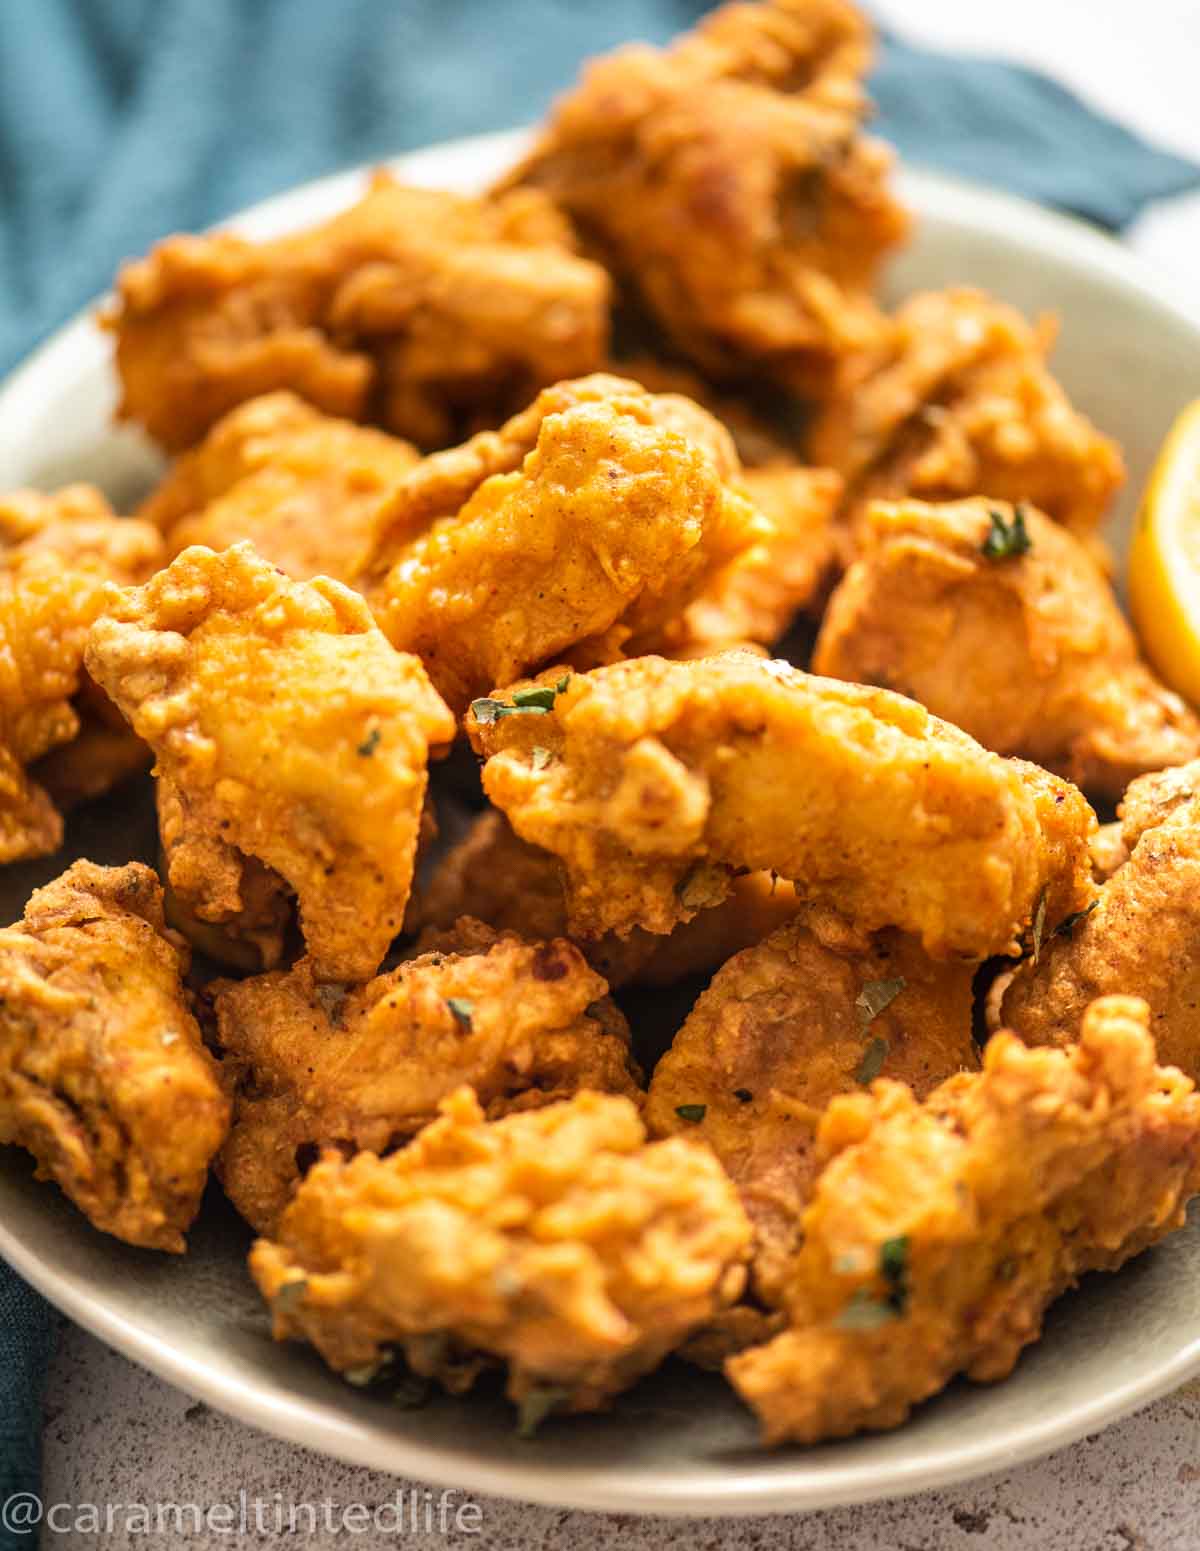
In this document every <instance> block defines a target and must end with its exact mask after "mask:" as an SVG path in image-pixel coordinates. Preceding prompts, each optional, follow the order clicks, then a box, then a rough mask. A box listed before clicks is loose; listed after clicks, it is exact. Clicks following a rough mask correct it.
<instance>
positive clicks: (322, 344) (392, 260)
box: [103, 172, 609, 452]
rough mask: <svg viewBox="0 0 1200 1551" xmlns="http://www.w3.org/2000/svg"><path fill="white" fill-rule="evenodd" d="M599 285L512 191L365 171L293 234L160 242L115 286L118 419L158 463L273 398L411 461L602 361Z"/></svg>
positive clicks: (605, 294) (544, 215)
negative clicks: (422, 182)
mask: <svg viewBox="0 0 1200 1551" xmlns="http://www.w3.org/2000/svg"><path fill="white" fill-rule="evenodd" d="M608 309H609V280H608V276H607V275H606V274H605V273H604V271H603V270H602V269H601V268H600V267H599V265H597V264H593V263H591V262H589V261H588V260H587V259H583V258H580V257H579V256H578V254H577V253H575V252H574V239H573V237H572V234H571V231H570V228H569V227H568V225H567V223H566V222H565V221H564V220H563V218H562V216H561V215H560V214H559V213H558V212H557V210H555V208H554V207H553V205H552V204H551V203H550V202H549V200H548V199H546V198H545V197H544V196H542V195H539V194H538V193H536V192H535V191H533V190H520V191H517V192H515V193H513V194H510V195H506V196H503V197H500V198H496V199H469V198H464V197H463V196H461V195H457V194H449V193H443V192H442V191H440V190H435V189H423V188H409V187H406V186H405V185H403V184H401V183H398V182H396V180H395V179H393V178H392V177H390V176H389V175H388V174H387V173H383V172H381V173H377V174H376V175H375V177H374V178H373V179H372V181H371V183H370V185H369V187H368V188H367V190H366V192H365V193H364V195H363V196H362V198H361V199H359V200H358V202H357V203H356V204H354V205H352V206H351V207H350V208H349V209H348V210H345V211H343V212H341V213H340V214H339V215H336V216H334V217H333V218H332V219H331V220H328V221H326V222H324V223H323V224H321V225H319V226H314V227H311V228H309V229H308V230H306V231H301V232H296V233H293V234H291V235H288V236H283V237H276V238H274V239H272V240H270V241H266V242H251V241H248V240H247V239H245V238H242V237H238V236H235V235H233V234H232V233H229V232H219V233H217V234H215V235H213V236H206V237H192V236H176V237H169V238H168V239H167V240H166V241H165V242H161V243H159V245H158V246H157V247H156V248H154V249H153V251H152V252H151V253H150V254H149V255H148V256H147V257H145V258H142V259H138V260H137V261H135V262H133V263H130V264H126V265H125V267H124V268H123V269H122V270H121V272H120V274H119V275H118V276H117V281H116V295H115V299H114V301H113V302H112V303H111V305H110V306H109V307H108V308H107V310H106V311H105V313H104V314H103V321H104V322H105V324H106V326H107V327H108V328H109V329H110V330H111V331H112V333H113V335H114V336H115V343H116V349H115V354H116V366H117V371H118V373H119V375H120V379H121V389H122V397H121V407H120V413H121V415H122V416H123V417H124V418H125V419H127V420H134V421H137V422H138V423H139V424H141V425H143V426H144V427H145V428H146V430H147V431H149V433H150V435H151V436H152V437H153V438H154V439H155V440H156V441H157V442H159V443H161V444H162V446H163V447H165V448H166V449H167V450H168V451H169V452H181V451H184V450H185V449H186V448H188V447H191V446H194V445H195V444H196V443H197V442H198V441H200V439H201V438H202V437H203V436H204V434H205V433H206V432H207V431H208V429H209V428H210V427H211V426H212V425H213V424H214V423H215V422H216V421H217V420H219V419H220V418H221V416H222V415H224V414H226V413H227V412H228V411H229V410H231V409H233V408H234V407H235V406H236V405H238V404H240V403H242V402H243V401H244V400H246V399H250V398H256V397H257V396H258V395H259V394H262V393H269V392H272V391H273V390H275V389H277V388H287V389H290V390H291V391H292V392H294V393H297V394H299V395H300V397H301V398H304V399H307V400H308V401H309V402H310V403H311V404H314V405H315V406H316V407H317V408H318V409H321V410H323V411H324V412H325V413H326V414H330V415H338V416H342V417H344V418H345V419H347V420H369V421H373V422H376V423H378V424H380V425H382V426H384V427H385V428H386V429H388V430H390V431H394V432H395V433H396V435H398V436H404V437H409V438H411V439H412V440H413V441H415V442H417V443H419V444H420V445H421V446H423V447H444V446H446V445H447V444H448V443H449V442H452V441H454V440H456V437H457V435H458V434H459V433H460V432H461V430H462V429H463V427H464V425H468V426H469V425H470V424H471V423H472V422H474V421H477V420H479V419H482V420H483V422H484V423H488V422H494V421H495V420H497V419H500V418H502V417H503V415H504V414H506V413H510V412H511V411H512V410H513V409H514V408H515V407H516V406H517V405H518V404H520V403H523V402H524V401H526V400H527V399H529V398H530V397H531V395H532V394H534V393H536V392H537V390H538V389H539V388H540V387H541V386H543V384H545V383H549V382H557V381H558V380H559V379H560V378H563V377H572V376H576V375H578V374H579V373H581V372H587V371H591V370H592V369H593V368H594V367H596V366H598V365H599V364H600V363H601V361H602V360H603V359H604V358H605V356H606V354H607V347H608Z"/></svg>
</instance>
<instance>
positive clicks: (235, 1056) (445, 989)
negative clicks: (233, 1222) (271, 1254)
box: [215, 921, 640, 1235]
mask: <svg viewBox="0 0 1200 1551" xmlns="http://www.w3.org/2000/svg"><path fill="white" fill-rule="evenodd" d="M451 947H452V951H451V952H449V953H448V954H447V953H443V952H436V953H426V954H423V955H421V956H420V957H418V958H415V959H409V960H408V961H407V962H405V963H403V964H401V965H400V967H399V968H398V969H395V970H393V971H392V972H391V973H390V974H387V975H380V976H378V977H377V978H376V979H374V980H372V981H370V982H369V983H368V984H367V985H365V986H358V987H349V988H347V989H346V990H344V991H343V990H341V989H340V988H336V987H330V986H321V985H318V984H317V983H316V981H315V980H314V978H313V973H312V968H311V966H310V965H309V964H308V963H307V962H301V963H300V964H298V965H297V966H296V968H295V969H293V970H291V971H289V972H288V973H287V974H281V973H275V974H270V975H262V976H259V977H258V978H256V979H252V980H243V981H241V982H236V983H235V982H231V981H224V982H218V984H217V987H216V997H215V1005H216V1014H217V1027H218V1042H219V1044H220V1046H221V1050H222V1053H223V1057H224V1059H223V1063H222V1064H223V1069H224V1072H225V1075H226V1078H227V1081H228V1083H229V1085H230V1088H231V1091H232V1092H233V1095H234V1115H233V1130H232V1131H231V1133H230V1137H229V1141H228V1143H227V1144H226V1146H225V1149H224V1151H223V1152H222V1154H221V1157H220V1158H219V1160H218V1163H217V1173H218V1176H219V1178H220V1180H221V1183H222V1184H223V1185H224V1186H225V1190H226V1192H227V1194H228V1195H229V1198H230V1200H232V1202H233V1203H234V1205H235V1206H236V1207H237V1209H238V1211H239V1212H241V1214H242V1216H243V1217H245V1218H246V1220H247V1222H249V1223H250V1224H251V1226H252V1227H254V1228H255V1229H256V1230H257V1231H258V1232H259V1233H262V1234H268V1235H269V1234H273V1233H275V1232H276V1231H277V1229H278V1227H279V1219H280V1216H281V1215H282V1213H283V1210H284V1208H285V1207H286V1205H287V1203H288V1201H289V1200H290V1199H291V1196H292V1194H293V1191H294V1189H295V1187H296V1185H297V1184H298V1183H299V1181H300V1180H301V1179H302V1178H303V1177H304V1174H305V1171H306V1168H307V1166H308V1164H307V1163H306V1161H305V1160H306V1159H308V1161H309V1162H315V1161H316V1159H317V1157H318V1156H319V1154H320V1153H321V1152H322V1151H323V1150H325V1149H327V1148H336V1149H338V1150H340V1151H342V1152H345V1153H346V1155H347V1156H352V1155H353V1154H354V1153H355V1152H359V1151H362V1150H364V1149H369V1150H370V1151H371V1152H374V1153H384V1152H389V1151H394V1150H395V1149H396V1148H398V1147H401V1146H403V1145H404V1143H405V1142H406V1141H408V1139H409V1138H410V1137H412V1136H415V1135H416V1133H417V1132H418V1131H419V1130H420V1129H421V1128H422V1126H424V1125H427V1124H428V1123H429V1121H431V1120H432V1119H433V1118H434V1116H435V1115H436V1113H437V1106H438V1104H439V1102H440V1101H441V1100H442V1099H444V1098H445V1097H446V1095H447V1094H449V1093H452V1092H453V1091H454V1090H455V1089H456V1088H459V1087H461V1086H462V1085H463V1084H464V1083H466V1084H468V1085H469V1086H470V1087H471V1088H472V1089H473V1090H474V1093H475V1096H476V1098H477V1099H478V1100H479V1102H480V1104H481V1105H482V1106H483V1108H484V1110H485V1112H486V1114H487V1117H488V1119H489V1120H495V1119H498V1118H499V1117H500V1116H501V1115H505V1114H508V1113H509V1112H510V1111H512V1110H516V1109H531V1108H534V1107H537V1106H540V1105H543V1104H549V1103H552V1102H553V1101H555V1100H557V1099H564V1098H570V1097H571V1096H572V1095H573V1094H575V1093H577V1092H578V1091H579V1090H580V1089H581V1088H591V1089H595V1090H597V1091H599V1092H606V1093H624V1094H626V1095H628V1096H629V1097H630V1098H636V1097H637V1096H638V1093H639V1077H640V1074H639V1073H638V1071H637V1068H636V1066H635V1065H634V1063H633V1058H632V1055H631V1054H630V1048H629V1028H628V1025H627V1024H626V1022H625V1019H624V1018H623V1017H622V1016H621V1014H620V1013H619V1012H618V1011H617V1009H616V1007H615V1006H614V1005H613V1004H612V1002H611V1001H610V1000H609V999H608V994H607V993H608V987H607V985H606V984H605V983H604V981H603V980H602V979H601V978H600V976H599V975H597V974H595V973H594V972H593V971H592V970H590V969H589V968H588V966H587V965H586V964H585V962H584V960H583V958H582V956H581V955H580V953H579V950H578V949H577V948H576V947H574V945H573V944H571V943H569V942H566V941H564V940H562V939H558V940H556V941H553V942H524V941H522V940H521V939H520V938H519V937H516V936H514V935H513V934H512V933H505V934H503V935H502V934H500V933H498V932H493V931H491V930H490V929H489V928H487V927H484V926H482V925H481V924H480V923H478V922H472V921H463V922H460V923H459V924H458V931H457V933H456V935H455V939H454V940H453V942H452V944H451Z"/></svg>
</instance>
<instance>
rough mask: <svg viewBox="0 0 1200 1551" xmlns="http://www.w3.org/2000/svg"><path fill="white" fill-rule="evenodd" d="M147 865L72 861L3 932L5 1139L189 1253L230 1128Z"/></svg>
mask: <svg viewBox="0 0 1200 1551" xmlns="http://www.w3.org/2000/svg"><path fill="white" fill-rule="evenodd" d="M186 967H187V956H186V952H185V950H183V949H182V948H181V947H179V946H177V943H176V941H175V940H174V939H173V938H172V937H171V936H170V935H169V934H168V933H167V932H166V929H165V927H164V924H163V912H162V891H161V890H160V888H159V886H158V879H157V878H156V877H155V876H154V874H153V873H152V872H151V871H150V869H149V868H148V867H143V866H142V865H141V864H140V863H138V862H130V864H129V865H128V866H127V867H97V866H95V865H94V864H93V863H91V862H76V863H75V864H74V866H73V867H71V868H69V869H68V870H67V871H66V872H65V873H63V875H62V876H61V877H60V878H57V879H56V880H55V881H54V882H53V883H50V884H47V886H46V887H45V888H43V889H38V890H37V891H36V892H35V893H34V894H33V896H32V898H31V899H30V901H29V904H28V905H27V906H26V908H25V915H24V918H23V919H22V920H21V921H19V922H17V924H16V925H15V926H9V927H5V928H4V929H3V930H0V1142H4V1143H15V1144H16V1145H18V1146H20V1147H24V1148H26V1149H27V1150H28V1151H29V1152H31V1153H32V1154H33V1156H34V1157H35V1158H36V1159H37V1163H38V1175H39V1177H40V1178H42V1179H53V1180H55V1181H56V1182H57V1183H58V1184H59V1185H60V1186H61V1188H62V1189H63V1191H64V1192H65V1193H66V1194H67V1195H68V1196H69V1197H70V1198H71V1200H72V1201H73V1202H74V1203H75V1205H76V1206H77V1207H78V1208H79V1210H80V1211H81V1212H83V1213H84V1214H85V1216H87V1217H88V1218H89V1220H90V1221H91V1222H92V1223H93V1224H94V1225H95V1226H96V1227H97V1228H100V1229H102V1230H103V1231H104V1232H105V1233H111V1234H115V1235H116V1237H117V1238H119V1239H124V1240H125V1241H126V1243H129V1244H138V1245H141V1246H143V1247H144V1248H147V1249H163V1250H170V1251H173V1252H175V1253H179V1252H181V1251H182V1250H183V1249H184V1248H185V1245H184V1237H183V1236H184V1233H185V1232H186V1230H187V1228H188V1227H189V1226H190V1224H191V1222H192V1219H193V1218H194V1217H195V1215H196V1211H197V1209H198V1208H199V1205H200V1196H201V1193H202V1192H203V1190H204V1185H205V1182H206V1180H207V1178H208V1166H209V1162H210V1161H211V1159H212V1157H213V1155H214V1153H215V1152H216V1151H217V1149H218V1148H219V1147H220V1145H221V1143H222V1141H223V1140H224V1138H225V1133H226V1131H227V1130H228V1128H229V1104H228V1102H227V1100H226V1099H225V1097H224V1095H223V1094H222V1092H221V1087H220V1083H219V1082H218V1079H217V1069H216V1063H215V1062H214V1061H213V1059H212V1057H211V1056H210V1055H209V1054H208V1052H207V1051H206V1050H205V1048H204V1046H203V1043H202V1042H201V1039H200V1030H199V1028H198V1027H197V1025H196V1020H195V1019H194V1018H193V1017H192V1015H191V1012H190V1011H189V1010H188V1003H187V997H186V993H185V992H184V989H183V986H182V983H181V980H180V976H181V974H182V972H183V971H184V970H185V969H186Z"/></svg>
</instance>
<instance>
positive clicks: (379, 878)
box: [87, 544, 454, 980]
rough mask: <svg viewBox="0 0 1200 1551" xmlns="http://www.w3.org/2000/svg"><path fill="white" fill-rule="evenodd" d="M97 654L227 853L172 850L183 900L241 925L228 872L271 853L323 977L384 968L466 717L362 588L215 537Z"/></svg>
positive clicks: (124, 610) (169, 777)
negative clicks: (434, 794)
mask: <svg viewBox="0 0 1200 1551" xmlns="http://www.w3.org/2000/svg"><path fill="white" fill-rule="evenodd" d="M87 664H88V668H89V671H90V672H91V673H92V674H93V676H94V677H95V678H96V679H97V680H98V681H99V682H100V683H101V684H102V685H103V686H104V688H105V689H106V690H107V691H108V692H109V694H110V695H111V696H112V697H113V699H114V700H115V701H116V702H117V704H118V705H119V706H120V708H121V710H122V711H123V712H124V713H125V715H126V717H127V718H128V719H129V721H130V723H131V725H132V726H133V728H134V731H135V732H137V733H138V734H139V735H140V736H142V737H144V738H145V739H146V741H147V742H148V743H149V744H150V745H151V747H152V748H153V749H154V752H155V756H156V759H157V762H158V763H157V769H158V772H159V774H160V777H161V778H162V780H163V782H164V783H167V785H168V788H169V790H170V791H171V793H172V796H173V797H174V798H175V799H177V800H178V802H179V803H180V804H181V805H182V808H183V818H182V827H183V831H184V834H185V836H186V838H187V839H188V841H189V842H191V843H193V844H202V845H203V846H204V847H205V848H206V849H207V851H208V853H209V858H208V859H207V860H205V861H204V862H203V865H200V866H194V865H193V863H195V862H196V860H197V855H196V853H195V851H192V852H190V854H189V855H188V857H187V865H186V866H184V859H183V857H181V858H180V864H179V867H178V870H177V868H176V865H175V862H174V858H173V857H171V856H170V855H169V857H168V861H169V867H170V875H171V885H172V888H173V889H174V891H175V893H176V894H177V895H178V896H179V897H180V899H181V900H182V902H183V903H184V904H185V905H186V906H188V907H189V908H190V909H192V910H194V911H195V913H196V914H197V915H199V916H200V917H201V919H203V920H209V921H220V922H223V923H224V924H225V925H226V926H227V927H228V928H229V929H230V930H231V931H232V932H233V934H234V935H235V936H236V935H238V915H239V911H240V908H241V907H240V905H239V904H238V903H237V902H236V900H235V899H231V898H227V897H226V896H225V894H224V888H225V883H226V881H227V879H228V877H230V876H232V874H233V872H234V870H235V868H237V869H240V868H241V867H242V858H244V857H252V858H255V859H256V860H257V861H258V862H259V863H261V864H262V865H263V866H264V867H266V868H269V869H270V870H271V871H272V872H274V873H276V874H278V875H279V877H280V878H281V879H282V880H284V882H285V883H286V885H287V886H288V888H290V889H291V890H292V891H294V893H295V894H296V896H297V899H298V904H299V913H300V924H301V928H302V930H303V932H304V936H305V940H306V942H307V943H308V948H309V952H310V954H311V956H312V959H313V964H314V968H315V972H316V974H317V975H318V977H319V978H322V979H330V980H354V979H366V978H367V977H368V976H369V975H371V974H373V973H374V971H375V970H376V969H377V968H378V966H379V963H380V961H381V960H382V958H383V956H384V954H385V953H386V951H387V948H388V945H389V943H390V942H391V940H392V938H393V937H394V936H395V935H396V934H397V932H398V931H399V930H400V926H401V923H402V921H403V918H404V908H405V905H406V903H407V900H408V892H409V887H410V884H411V881H412V871H413V858H414V855H415V852H416V846H417V839H418V834H419V830H420V824H421V812H422V805H423V803H424V799H425V786H426V761H427V758H428V753H429V749H430V747H431V746H434V747H436V746H439V745H443V744H446V743H448V742H449V741H450V739H451V738H452V737H453V735H454V722H453V718H452V717H451V716H450V713H449V712H448V711H447V709H446V707H445V706H444V705H443V704H442V702H441V700H439V698H438V696H437V695H436V694H435V692H434V691H433V689H432V687H431V686H430V684H429V680H428V679H427V678H426V676H425V673H424V670H423V669H422V667H421V665H420V663H419V662H417V660H416V659H415V658H412V657H407V656H405V655H403V654H401V653H397V652H395V651H394V650H393V649H392V648H391V647H390V646H389V645H388V643H387V641H386V640H385V639H384V637H383V635H382V634H381V632H380V631H379V629H378V628H377V627H376V626H375V624H374V622H373V621H372V619H371V616H370V613H369V611H368V609H367V607H366V605H365V604H364V603H363V601H362V599H361V598H359V597H357V596H356V595H355V594H354V593H351V592H350V591H348V590H347V589H346V588H345V587H342V586H340V585H339V584H338V583H337V582H333V581H329V580H327V579H325V578H321V577H319V578H317V579H316V580H315V581H313V582H292V581H289V580H288V579H287V578H286V577H284V576H283V575H282V574H281V573H280V572H279V571H277V570H275V569H274V568H273V567H272V566H269V565H268V564H267V563H266V562H265V561H263V560H261V559H259V558H258V556H256V555H255V553H254V551H253V549H252V548H251V546H250V545H249V544H239V545H236V546H234V548H232V549H229V550H226V552H225V553H224V554H222V555H216V554H214V553H213V552H212V551H211V550H208V549H201V548H199V547H197V548H195V549H190V550H185V552H184V553H183V554H182V555H180V556H179V557H178V559H176V560H175V561H174V562H173V563H172V564H171V565H170V566H169V567H168V568H167V569H166V570H165V571H162V572H160V573H159V574H158V575H157V576H156V577H154V578H153V579H152V580H151V581H150V582H149V583H147V584H146V586H145V587H142V588H138V589H131V590H130V591H128V592H126V593H125V594H124V595H123V596H122V597H121V598H120V599H119V600H118V601H117V602H116V603H115V604H114V606H113V609H112V612H111V614H110V616H109V617H107V618H105V619H102V620H101V621H99V623H98V624H97V625H96V626H95V628H94V630H93V632H92V636H91V639H90V641H89V643H88V650H87ZM163 838H164V841H167V842H168V845H169V847H170V845H171V843H174V842H177V841H178V838H179V837H178V836H177V835H175V834H174V833H172V832H171V831H170V829H169V827H167V826H164V832H163ZM238 853H241V855H240V856H239V854H238ZM210 876H211V878H212V879H213V887H212V891H211V893H210V891H209V883H208V881H207V880H208V878H209V877H210ZM234 892H235V894H236V892H237V891H236V890H235V891H234Z"/></svg>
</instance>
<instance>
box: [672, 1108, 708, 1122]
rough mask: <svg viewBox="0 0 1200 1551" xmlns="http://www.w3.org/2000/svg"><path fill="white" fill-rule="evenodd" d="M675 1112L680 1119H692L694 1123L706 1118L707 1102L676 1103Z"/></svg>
mask: <svg viewBox="0 0 1200 1551" xmlns="http://www.w3.org/2000/svg"><path fill="white" fill-rule="evenodd" d="M675 1113H676V1114H677V1115H678V1116H679V1118H680V1120H690V1121H691V1122H692V1124H693V1125H695V1124H696V1123H697V1122H698V1121H701V1120H703V1119H704V1117H705V1115H707V1114H708V1105H707V1104H676V1106H675Z"/></svg>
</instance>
